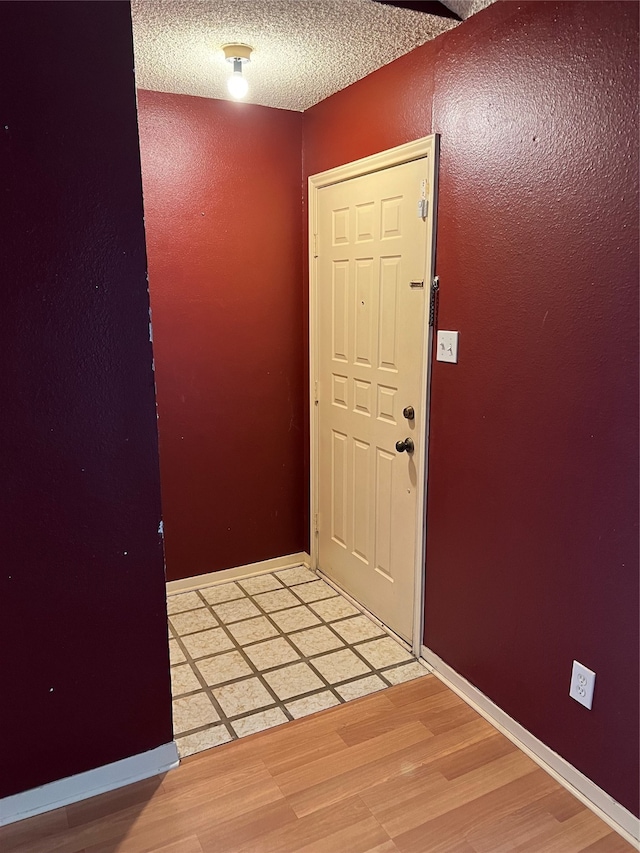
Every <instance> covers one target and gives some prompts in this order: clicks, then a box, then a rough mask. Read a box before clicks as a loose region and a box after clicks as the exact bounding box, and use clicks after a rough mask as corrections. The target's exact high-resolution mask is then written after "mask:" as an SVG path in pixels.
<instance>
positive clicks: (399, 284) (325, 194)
mask: <svg viewBox="0 0 640 853" xmlns="http://www.w3.org/2000/svg"><path fill="white" fill-rule="evenodd" d="M432 173H433V165H432V164H431V163H430V162H429V161H428V159H427V158H426V157H425V158H421V159H419V160H414V161H412V162H409V163H403V164H401V165H399V166H393V167H391V168H387V169H383V170H381V171H378V172H373V173H371V174H367V175H362V176H360V177H357V178H352V179H351V180H347V181H343V182H341V183H337V184H334V185H332V186H328V187H323V188H322V189H320V190H319V191H318V243H317V252H318V261H317V281H318V286H317V329H318V394H317V397H318V436H319V443H318V460H319V465H318V492H319V495H318V499H319V503H318V510H319V513H318V527H319V535H318V555H319V557H318V562H319V567H320V568H321V569H322V570H323V571H324V572H326V574H327V575H328V576H329V577H331V578H333V579H335V581H336V582H337V583H338V584H340V586H342V587H343V588H344V589H345V590H346V591H347V592H349V593H351V594H352V595H353V596H354V597H355V598H356V599H357V600H359V601H360V602H362V603H363V604H364V605H365V606H366V607H367V608H369V609H370V610H371V611H372V612H373V613H374V614H375V615H377V616H378V617H379V618H380V619H381V620H382V621H383V622H385V623H386V624H387V625H389V627H391V628H392V629H393V630H395V631H396V632H397V633H398V634H400V635H401V636H403V637H405V638H406V639H408V640H411V632H412V619H413V598H414V570H415V557H416V554H415V548H416V540H417V536H416V525H417V524H418V523H421V521H420V520H419V519H417V511H416V510H417V499H418V472H419V471H422V470H423V463H422V459H423V453H424V446H423V444H424V433H425V428H424V424H423V423H422V422H421V405H420V402H421V400H422V395H423V388H424V383H425V382H426V376H425V352H426V341H425V311H426V304H425V302H426V300H427V299H428V294H429V287H428V282H425V286H424V287H423V288H420V287H414V288H412V287H411V285H410V283H411V282H412V281H422V280H424V278H425V274H426V269H427V258H426V252H427V236H428V229H431V222H430V221H429V219H423V218H421V217H420V216H419V215H418V210H417V203H418V200H419V199H420V197H421V191H422V188H423V182H424V181H427V180H429V179H430V176H431V180H432V179H433V176H432ZM427 190H428V187H427ZM427 194H428V193H427ZM405 406H413V407H414V409H415V410H416V419H414V420H412V421H407V420H406V419H405V418H404V417H403V415H402V409H403V408H404V407H405ZM406 437H411V438H412V439H413V441H414V445H415V451H414V453H413V454H408V453H399V452H398V451H397V450H396V447H395V444H396V441H399V440H402V439H404V438H406Z"/></svg>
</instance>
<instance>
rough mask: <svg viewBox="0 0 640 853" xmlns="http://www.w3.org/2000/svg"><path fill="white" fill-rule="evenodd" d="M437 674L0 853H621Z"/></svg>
mask: <svg viewBox="0 0 640 853" xmlns="http://www.w3.org/2000/svg"><path fill="white" fill-rule="evenodd" d="M632 849H633V848H632V847H631V846H630V845H629V844H627V843H626V842H625V841H624V840H622V839H621V838H620V837H619V836H618V835H616V834H615V833H614V832H613V831H612V830H611V829H610V828H609V827H608V826H607V825H606V824H605V823H603V822H602V821H601V820H599V818H597V817H596V816H595V815H594V814H592V813H591V812H590V811H589V810H588V809H586V808H585V807H584V806H583V805H582V804H581V803H580V802H579V801H578V800H576V799H575V798H574V797H572V796H571V795H570V794H569V793H568V792H567V791H566V790H564V789H563V788H562V787H561V786H560V785H558V783H557V782H555V781H554V780H553V779H552V778H551V777H550V776H548V775H547V774H546V773H545V772H544V771H543V770H541V769H540V768H539V767H538V766H537V765H536V764H535V763H534V762H533V761H531V760H530V759H529V758H528V757H527V756H526V755H524V754H523V753H522V752H520V751H519V750H518V749H517V748H516V747H515V746H514V745H513V744H512V743H511V742H510V741H509V740H507V739H506V738H505V737H503V736H502V735H501V734H500V733H499V732H497V731H496V730H495V729H494V728H492V726H490V725H489V724H488V723H487V722H486V721H485V720H483V719H482V718H481V717H480V716H478V714H477V713H476V712H475V711H473V710H472V709H471V708H470V707H469V706H467V705H466V704H465V703H464V702H462V700H461V699H459V698H458V697H457V696H456V695H455V694H454V693H452V692H451V691H450V690H448V689H447V688H446V687H445V686H444V685H443V684H442V683H441V682H440V681H438V680H437V679H436V678H435V677H434V676H426V677H424V678H420V679H417V680H416V681H411V682H408V683H406V684H401V685H399V686H397V687H391V688H389V689H387V690H384V691H382V692H380V693H376V694H373V695H371V696H367V697H365V698H363V699H359V700H357V701H355V702H350V703H348V704H346V705H341V706H339V707H336V708H333V709H331V710H328V711H324V712H322V713H320V714H316V715H314V716H311V717H306V718H304V719H301V720H298V721H295V722H292V723H287V724H286V725H284V726H281V727H279V728H276V729H270V730H268V731H264V732H260V733H259V734H256V735H253V736H251V737H248V738H246V739H244V740H241V741H236V742H233V743H229V744H226V745H223V746H219V747H217V748H215V749H212V750H208V751H206V752H202V753H200V754H198V755H194V756H192V757H190V758H187V759H186V760H184V761H183V762H182V764H181V765H180V767H179V768H178V769H177V770H174V771H172V772H170V773H167V774H165V775H164V776H162V777H156V778H154V779H149V780H147V781H144V782H140V783H138V784H136V785H131V786H129V787H128V788H123V789H120V790H119V791H114V792H112V793H109V794H104V795H102V796H100V797H95V798H93V799H91V800H86V801H85V802H82V803H76V804H74V805H71V806H68V807H66V808H64V809H59V810H57V811H55V812H50V813H49V814H46V815H41V816H39V817H35V818H31V819H29V820H26V821H22V822H21V823H17V824H13V825H11V826H8V827H5V828H4V829H0V850H2V851H3V853H16V851H20V853H81V852H82V853H115V851H118V853H143V851H144V852H145V853H146V851H153V853H627V851H632Z"/></svg>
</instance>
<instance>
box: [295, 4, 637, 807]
mask: <svg viewBox="0 0 640 853" xmlns="http://www.w3.org/2000/svg"><path fill="white" fill-rule="evenodd" d="M637 44H638V7H637V5H636V4H632V3H590V2H587V3H578V2H567V3H539V2H533V3H518V4H516V3H499V4H497V5H496V6H492V7H490V8H489V9H487V10H485V11H484V12H481V13H479V14H478V15H477V16H475V17H473V18H472V19H470V20H469V21H468V22H466V23H465V24H464V25H462V26H461V27H459V28H458V29H456V30H454V31H452V32H450V33H447V34H445V35H443V36H441V37H440V38H438V39H436V40H435V41H433V42H431V43H430V44H428V45H426V46H424V47H422V48H419V49H418V50H416V51H414V52H413V53H411V54H409V55H408V56H406V57H403V58H402V59H399V60H398V61H397V62H395V63H392V64H391V65H388V66H386V67H385V68H383V69H381V70H379V71H378V72H376V73H375V74H372V75H371V76H370V77H368V78H366V79H365V80H363V81H361V82H359V83H356V84H355V85H353V86H351V87H349V88H348V89H346V90H344V91H342V92H340V93H338V94H336V95H334V96H333V97H331V98H329V99H327V100H326V101H324V102H322V103H321V104H319V105H317V106H316V107H313V108H312V109H310V110H308V111H307V112H306V113H305V124H304V164H305V172H306V174H313V173H315V172H318V171H322V170H324V169H327V168H330V167H332V166H335V165H338V164H340V163H344V162H347V161H349V160H352V159H354V158H357V157H362V156H365V155H368V154H371V153H373V152H375V151H379V150H382V149H384V148H387V147H390V146H392V145H397V144H400V143H403V142H406V141H408V140H410V139H413V138H417V137H420V136H423V135H425V134H427V133H429V132H431V131H436V132H439V133H441V134H442V140H441V150H442V156H441V168H440V208H439V218H438V248H437V272H438V274H439V275H440V279H441V298H440V306H439V326H440V328H444V329H459V330H460V361H459V364H458V365H457V366H452V365H448V364H441V363H434V365H433V385H432V412H431V443H430V455H429V487H428V520H427V522H428V531H427V540H428V541H427V566H426V578H427V580H426V627H425V643H426V645H427V646H429V647H430V648H431V649H433V650H434V651H435V652H436V653H437V654H438V655H440V656H441V657H442V658H443V659H444V660H445V661H446V662H447V663H448V664H450V665H451V666H452V667H453V668H454V669H455V670H457V671H458V672H459V673H461V674H462V675H463V676H465V677H466V678H467V679H469V681H471V682H472V683H473V684H474V685H476V686H477V687H478V688H479V689H480V690H481V691H483V692H484V693H485V694H487V695H488V696H489V697H490V698H491V699H493V700H494V701H495V702H496V703H497V704H498V705H499V706H500V707H501V708H503V709H504V710H505V711H507V713H509V714H510V715H511V716H513V717H514V718H515V719H516V720H518V721H519V722H520V723H522V724H523V725H524V726H525V727H526V728H527V729H529V730H530V731H531V732H533V733H534V734H535V735H536V736H537V737H539V738H540V739H541V740H542V741H544V742H545V743H546V744H548V745H549V746H550V747H551V748H552V749H554V750H556V751H557V752H559V753H560V754H561V755H562V756H564V757H565V758H566V759H567V760H568V761H570V762H571V764H573V765H574V766H576V767H577V768H578V769H580V770H581V771H583V772H584V773H585V774H586V775H587V776H589V777H590V778H591V779H593V780H594V781H595V782H596V783H597V784H598V785H600V786H601V787H602V788H604V789H605V790H606V791H608V792H609V793H610V794H611V796H613V797H614V798H615V799H616V800H618V801H619V802H620V803H622V804H623V805H624V806H626V807H627V808H628V809H630V810H632V811H634V812H635V813H636V814H637V813H638V695H639V690H638V669H639V667H638V663H639V662H638V527H637V524H638V232H637V225H638V205H637V194H636V183H637V180H636V179H637V139H638V133H637V103H636V97H637V83H638V77H637V60H638V54H637ZM574 658H576V659H578V660H580V661H581V662H583V663H585V664H586V665H587V666H589V667H591V668H592V669H594V670H595V671H596V673H597V682H596V691H595V700H594V707H593V710H592V711H587V710H586V709H585V708H583V707H581V706H580V705H578V704H577V703H575V702H574V701H573V700H571V699H570V698H569V697H568V695H567V694H568V688H569V677H570V671H571V662H572V660H573V659H574Z"/></svg>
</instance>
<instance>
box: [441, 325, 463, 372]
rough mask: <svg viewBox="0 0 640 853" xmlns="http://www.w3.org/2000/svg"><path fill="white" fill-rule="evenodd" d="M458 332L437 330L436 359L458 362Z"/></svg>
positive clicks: (452, 362)
mask: <svg viewBox="0 0 640 853" xmlns="http://www.w3.org/2000/svg"><path fill="white" fill-rule="evenodd" d="M459 334H460V332H440V331H439V332H438V343H437V353H436V361H448V362H450V363H451V364H457V363H458V335H459Z"/></svg>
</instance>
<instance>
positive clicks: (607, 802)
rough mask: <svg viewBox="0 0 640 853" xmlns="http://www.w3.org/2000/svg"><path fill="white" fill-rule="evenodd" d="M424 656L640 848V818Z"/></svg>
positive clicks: (425, 653) (431, 655)
mask: <svg viewBox="0 0 640 853" xmlns="http://www.w3.org/2000/svg"><path fill="white" fill-rule="evenodd" d="M422 658H423V660H424V662H425V663H426V664H427V665H428V666H429V667H430V668H431V669H432V670H433V674H434V675H435V676H437V678H439V679H440V680H441V681H443V682H444V683H445V684H446V685H447V687H449V688H450V689H451V690H453V692H454V693H456V694H457V695H458V696H460V698H461V699H463V700H464V701H465V702H466V703H467V704H468V705H471V707H472V708H474V710H476V711H477V712H478V713H479V714H480V715H481V716H482V717H484V718H485V720H487V721H488V722H490V723H491V725H493V726H495V728H497V729H498V731H500V732H501V733H502V734H503V735H505V737H508V738H509V740H510V741H512V743H515V745H516V746H517V747H518V748H519V749H521V750H522V751H523V752H524V753H526V754H527V755H528V756H529V758H532V759H533V760H534V761H535V762H536V764H539V765H540V767H542V769H543V770H546V772H547V773H549V774H550V775H551V776H553V778H554V779H555V780H556V781H557V782H559V783H560V784H561V785H562V786H563V787H564V788H566V789H567V790H568V791H570V792H571V793H572V794H573V796H574V797H577V799H579V800H580V802H582V803H584V805H585V806H587V808H589V809H591V811H593V812H595V814H597V815H598V817H599V818H601V819H602V820H604V821H605V822H606V823H607V824H608V825H609V826H610V827H611V828H612V829H614V830H615V831H616V832H618V833H619V834H620V835H621V836H622V837H623V838H624V839H625V840H626V841H628V842H629V843H630V844H632V845H633V846H634V848H635V849H640V847H639V846H638V839H639V838H640V821H639V820H638V818H637V817H636V816H635V815H633V814H632V813H631V812H630V811H629V810H628V809H626V808H625V807H624V806H622V805H620V803H618V802H616V800H614V799H613V797H611V796H610V795H609V794H607V792H606V791H603V790H602V788H599V787H598V786H597V785H596V784H595V782H592V781H591V779H589V778H588V777H587V776H585V775H584V773H581V772H580V771H579V770H577V769H576V768H575V767H574V766H573V765H572V764H569V762H568V761H566V760H565V759H564V758H562V756H561V755H558V753H557V752H554V751H553V750H552V749H550V748H549V747H548V746H547V745H546V744H544V743H543V742H542V741H541V740H538V738H537V737H535V735H532V734H531V732H529V731H527V729H525V728H524V726H521V725H520V723H518V722H516V721H515V720H514V719H513V718H512V717H510V716H509V715H508V714H507V713H505V712H504V711H503V710H502V709H501V708H499V707H498V706H497V705H496V704H495V703H494V702H492V701H491V699H489V698H488V697H487V696H485V695H484V693H481V692H480V690H478V688H477V687H474V686H473V684H471V683H470V682H469V681H467V680H466V678H463V677H462V676H461V675H459V674H458V673H457V672H456V671H455V669H452V668H451V667H450V666H449V665H448V664H446V663H445V662H444V661H443V660H442V658H440V657H438V655H437V654H436V653H435V652H432V651H431V649H428V648H427V647H426V646H423V647H422Z"/></svg>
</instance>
